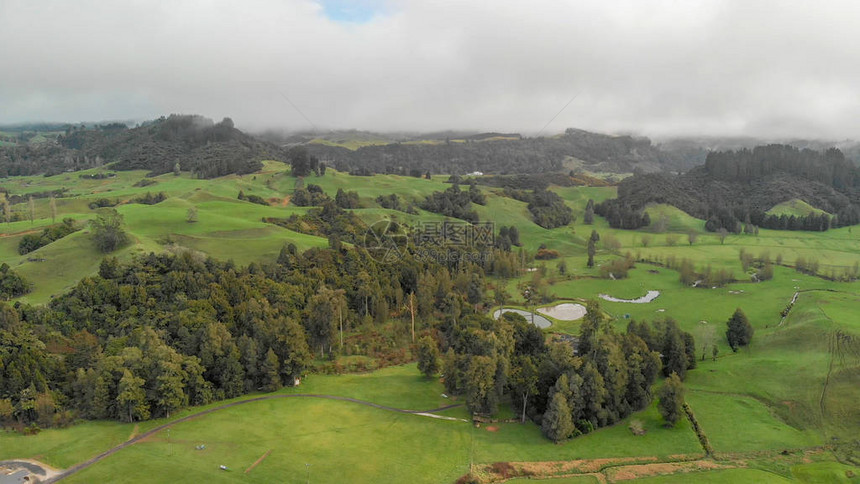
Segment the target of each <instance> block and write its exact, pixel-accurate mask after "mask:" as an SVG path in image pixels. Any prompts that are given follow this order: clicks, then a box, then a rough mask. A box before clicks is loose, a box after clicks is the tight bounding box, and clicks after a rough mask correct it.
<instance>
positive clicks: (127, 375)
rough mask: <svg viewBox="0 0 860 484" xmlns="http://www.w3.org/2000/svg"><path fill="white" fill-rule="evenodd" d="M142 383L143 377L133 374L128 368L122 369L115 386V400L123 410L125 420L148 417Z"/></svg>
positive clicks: (130, 420) (132, 420)
mask: <svg viewBox="0 0 860 484" xmlns="http://www.w3.org/2000/svg"><path fill="white" fill-rule="evenodd" d="M144 383H145V381H144V380H143V378H140V377H136V376H134V375H133V374H132V373H131V372H130V371H128V370H123V373H122V378H121V379H120V380H119V386H118V387H117V396H116V402H117V405H119V407H120V408H121V409H122V410H123V413H124V415H123V418H124V419H126V422H134V420H135V419H137V420H146V419H148V418H149V405H147V403H146V392H145V391H144V389H143V385H144Z"/></svg>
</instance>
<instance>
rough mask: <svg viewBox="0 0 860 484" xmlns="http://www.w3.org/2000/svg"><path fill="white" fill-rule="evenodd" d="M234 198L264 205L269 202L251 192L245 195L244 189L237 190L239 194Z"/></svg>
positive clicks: (267, 204)
mask: <svg viewBox="0 0 860 484" xmlns="http://www.w3.org/2000/svg"><path fill="white" fill-rule="evenodd" d="M236 198H237V199H239V200H243V201H245V202H251V203H256V204H257V205H265V206H267V207H268V206H269V202H267V201H266V199H265V198H263V197H261V196H259V195H253V194H251V195H246V194H245V190H239V196H238V197H236Z"/></svg>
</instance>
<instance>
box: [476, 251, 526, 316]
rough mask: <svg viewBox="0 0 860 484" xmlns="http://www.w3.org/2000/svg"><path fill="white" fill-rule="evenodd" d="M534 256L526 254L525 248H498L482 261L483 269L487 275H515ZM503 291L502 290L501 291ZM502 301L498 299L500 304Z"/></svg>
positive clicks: (506, 277)
mask: <svg viewBox="0 0 860 484" xmlns="http://www.w3.org/2000/svg"><path fill="white" fill-rule="evenodd" d="M533 259H534V258H533V257H531V256H529V255H528V252H527V251H526V250H525V249H522V248H520V249H519V250H518V251H517V252H513V251H510V250H504V249H503V248H498V249H495V250H493V251H492V253H491V257H488V258H487V260H486V261H485V262H484V271H485V272H486V273H487V274H488V275H494V276H498V277H501V278H503V279H508V278H511V277H516V276H518V275H520V274H522V273H523V271H525V270H526V266H527V264H528V263H529V262H531V261H532V260H533ZM502 292H503V291H502ZM503 302H504V301H498V303H499V304H502V303H503Z"/></svg>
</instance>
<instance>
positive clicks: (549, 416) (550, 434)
mask: <svg viewBox="0 0 860 484" xmlns="http://www.w3.org/2000/svg"><path fill="white" fill-rule="evenodd" d="M541 430H542V431H543V434H544V435H546V436H547V438H549V439H550V440H552V441H553V442H561V441H563V440H566V439H568V438H570V436H571V435H573V432H574V426H573V420H572V419H571V416H570V407H568V405H567V399H566V398H564V395H563V394H562V393H561V392H556V393H555V395H553V396H552V399H551V400H550V403H549V408H547V411H546V413H544V415H543V421H542V422H541Z"/></svg>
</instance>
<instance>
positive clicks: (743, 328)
mask: <svg viewBox="0 0 860 484" xmlns="http://www.w3.org/2000/svg"><path fill="white" fill-rule="evenodd" d="M726 326H728V329H727V330H726V339H727V340H728V341H729V346H731V347H732V351H735V352H737V351H738V348H740V347H741V346H746V345H748V344H750V342H751V341H752V337H753V327H752V325H751V324H750V322H749V320H748V319H747V315H746V314H744V312H743V311H742V310H741V308H737V309H736V310H735V312H734V314H732V317H731V318H729V320H728V321H727V322H726Z"/></svg>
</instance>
